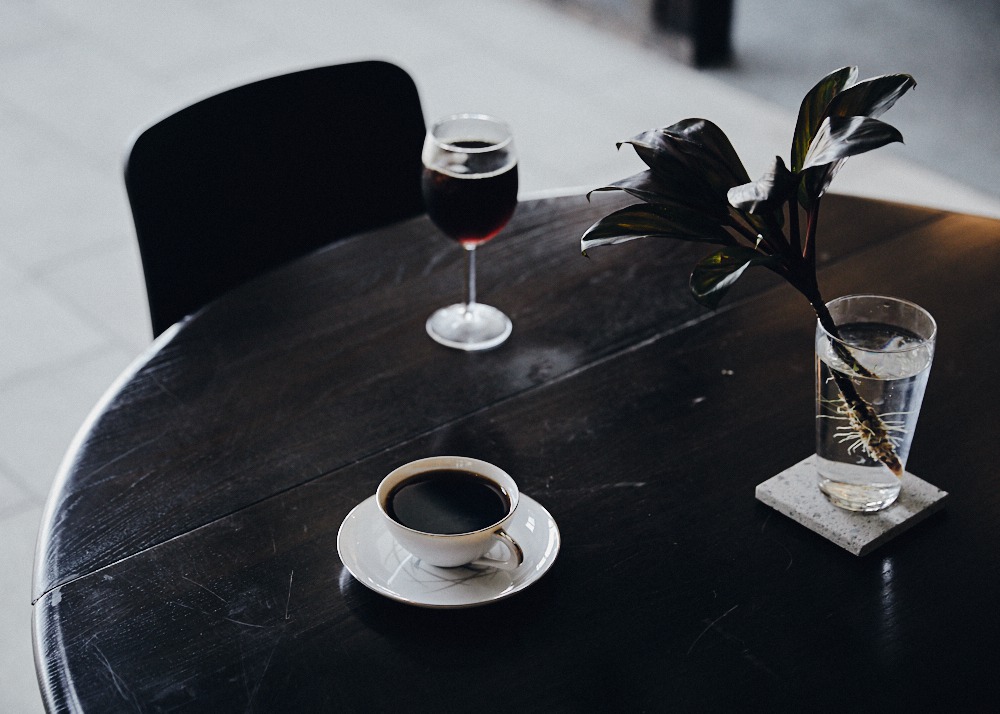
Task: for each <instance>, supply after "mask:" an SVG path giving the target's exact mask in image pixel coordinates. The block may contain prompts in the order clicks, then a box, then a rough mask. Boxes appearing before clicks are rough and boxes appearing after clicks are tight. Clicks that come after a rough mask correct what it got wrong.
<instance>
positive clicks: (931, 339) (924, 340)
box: [816, 293, 938, 354]
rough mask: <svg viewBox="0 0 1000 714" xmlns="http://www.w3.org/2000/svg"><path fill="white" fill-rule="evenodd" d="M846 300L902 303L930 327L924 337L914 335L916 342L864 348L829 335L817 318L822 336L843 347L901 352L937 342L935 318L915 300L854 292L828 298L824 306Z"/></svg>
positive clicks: (861, 350) (879, 351)
mask: <svg viewBox="0 0 1000 714" xmlns="http://www.w3.org/2000/svg"><path fill="white" fill-rule="evenodd" d="M847 300H879V301H889V302H893V303H896V304H897V305H903V306H905V307H907V308H909V309H911V310H913V311H914V312H916V313H918V314H920V315H921V316H923V317H924V318H925V319H926V320H927V321H928V322H929V323H930V327H931V329H930V334H929V335H927V336H926V337H925V336H924V335H916V337H917V339H918V341H917V342H914V343H911V344H908V345H905V346H903V347H897V348H889V349H871V348H866V347H860V346H858V345H855V344H852V343H851V342H849V341H847V340H844V339H842V338H840V337H836V336H834V335H831V334H830V333H829V332H828V331H827V329H826V328H825V327H823V325H822V323H821V322H820V321H819V320H818V319H817V320H816V327H817V329H819V330H821V331H822V332H823V336H824V337H826V339H828V340H830V341H831V342H836V343H838V344H841V345H844V347H847V348H848V349H850V350H854V351H856V352H877V353H879V354H898V353H903V352H913V351H914V350H920V349H926V348H927V347H928V346H929V345H934V344H935V343H936V342H937V332H938V327H937V320H935V319H934V316H933V315H931V314H930V312H928V311H927V310H926V309H925V308H922V307H921V306H920V305H918V304H917V303H915V302H913V301H911V300H906V299H904V298H898V297H892V296H890V295H877V294H874V293H859V294H856V295H842V296H840V297H838V298H834V299H833V300H829V301H828V302H827V303H826V307H827V309H831V308H832V307H833V306H834V305H836V304H837V303H841V302H845V301H847ZM898 327H901V326H898Z"/></svg>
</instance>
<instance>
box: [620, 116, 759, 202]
mask: <svg viewBox="0 0 1000 714" xmlns="http://www.w3.org/2000/svg"><path fill="white" fill-rule="evenodd" d="M626 143H629V144H631V145H632V146H633V147H635V150H636V153H637V154H638V155H639V158H641V159H642V160H643V161H644V162H645V163H646V165H647V166H649V167H650V169H652V170H653V171H654V172H656V173H657V174H660V175H663V176H673V175H676V174H677V173H678V172H680V173H681V174H682V175H686V176H687V177H689V180H696V181H697V182H699V183H704V184H705V186H707V187H708V189H709V190H711V191H712V192H713V193H714V195H715V196H716V197H717V198H724V197H725V194H726V191H728V190H729V189H730V188H732V187H733V186H738V185H739V184H741V183H746V182H747V181H749V180H750V177H749V175H748V174H747V172H746V169H745V168H743V163H742V162H741V161H740V158H739V156H738V155H737V153H736V150H735V149H734V148H733V145H732V144H731V143H730V141H729V138H728V137H727V136H726V134H725V132H723V131H722V130H721V129H720V128H719V127H718V126H716V125H715V124H713V123H712V122H710V121H708V120H706V119H684V120H683V121H680V122H677V123H676V124H673V125H672V126H669V127H666V128H664V129H655V130H652V131H647V132H644V133H642V134H640V135H638V136H636V137H633V138H632V139H630V140H629V141H628V142H626Z"/></svg>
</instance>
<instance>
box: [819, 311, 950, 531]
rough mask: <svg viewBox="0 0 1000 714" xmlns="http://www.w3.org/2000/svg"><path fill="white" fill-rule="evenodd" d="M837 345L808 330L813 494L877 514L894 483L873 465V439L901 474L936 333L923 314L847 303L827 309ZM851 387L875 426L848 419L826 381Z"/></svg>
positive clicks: (894, 491)
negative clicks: (812, 360)
mask: <svg viewBox="0 0 1000 714" xmlns="http://www.w3.org/2000/svg"><path fill="white" fill-rule="evenodd" d="M827 307H828V308H829V310H830V315H831V316H832V317H833V321H834V323H836V325H837V329H838V331H839V333H840V335H839V338H838V337H834V336H833V335H831V334H830V333H829V332H827V331H826V330H825V329H824V328H823V326H822V325H820V324H819V323H818V322H817V325H816V470H817V476H818V478H819V487H820V490H821V491H823V493H824V494H826V496H827V498H828V499H830V501H831V502H832V503H833V504H834V505H837V506H840V507H841V508H845V509H848V510H851V511H865V512H871V511H879V510H882V509H883V508H888V507H889V506H890V505H892V503H893V502H895V500H896V499H897V498H898V496H899V492H900V487H901V483H902V482H901V480H900V478H898V477H897V476H896V475H895V474H894V473H893V472H892V471H891V470H890V469H889V467H888V466H886V465H885V464H884V463H882V461H880V460H879V459H876V458H874V457H873V454H872V451H873V450H877V448H878V447H877V445H876V446H873V445H872V444H874V443H876V439H877V438H878V435H877V433H878V432H881V433H882V434H884V435H885V437H887V438H888V440H889V442H891V444H892V449H893V451H894V452H895V455H896V458H897V459H898V460H899V462H900V465H901V466H905V465H906V457H907V456H908V455H909V452H910V445H911V444H912V443H913V432H914V430H915V429H916V426H917V415H918V414H919V413H920V405H921V403H922V402H923V398H924V389H925V388H926V386H927V377H928V375H929V374H930V369H931V362H932V360H933V358H934V343H935V339H936V337H937V325H936V324H935V322H934V318H932V317H931V316H930V314H929V313H928V312H927V311H926V310H924V309H923V308H921V307H919V306H917V305H914V304H913V303H911V302H907V301H905V300H899V299H897V298H891V297H882V296H879V295H848V296H846V297H842V298H838V299H836V300H833V301H831V302H829V303H827ZM831 370H835V371H836V372H838V373H839V375H838V378H840V379H848V380H850V381H851V382H852V383H853V384H854V388H855V389H856V391H857V394H858V396H860V397H861V398H862V399H864V400H865V401H866V402H867V403H868V404H869V405H871V407H872V410H874V412H875V413H876V414H877V415H878V419H877V420H876V421H877V422H880V424H875V425H872V424H866V423H861V422H860V421H859V419H857V418H854V415H855V414H856V412H855V411H854V410H852V409H850V408H849V407H848V405H847V403H846V402H845V400H844V398H843V396H842V394H841V392H840V389H839V388H838V386H837V384H836V382H835V379H834V374H833V372H832V371H831Z"/></svg>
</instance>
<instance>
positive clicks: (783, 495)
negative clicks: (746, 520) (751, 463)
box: [756, 454, 948, 555]
mask: <svg viewBox="0 0 1000 714" xmlns="http://www.w3.org/2000/svg"><path fill="white" fill-rule="evenodd" d="M815 458H816V455H815V454H813V455H812V456H810V457H808V458H806V459H803V460H802V461H800V462H799V463H797V464H795V465H794V466H792V467H791V468H788V469H785V470H784V471H782V472H781V473H780V474H778V475H777V476H772V477H771V478H769V479H768V480H767V481H765V482H764V483H761V484H758V485H757V490H756V496H757V500H758V501H761V502H762V503H766V504H767V505H768V506H770V507H771V508H774V509H775V510H777V511H778V512H780V513H784V514H785V515H786V516H788V517H789V518H791V519H792V520H794V521H798V522H799V523H801V524H802V525H804V526H805V527H806V528H809V529H810V530H812V531H815V532H816V533H819V534H820V535H821V536H823V537H824V538H826V539H827V540H830V541H833V542H834V543H836V544H837V545H839V546H840V547H841V548H845V549H846V550H849V551H851V552H852V553H854V554H855V555H866V554H868V553H870V552H871V551H873V550H875V549H876V548H878V547H879V546H880V545H882V544H883V543H886V542H888V541H890V540H892V539H893V538H895V537H896V536H898V535H899V534H900V533H903V532H904V531H907V530H909V529H910V528H912V527H913V526H915V525H916V524H917V523H919V522H920V521H922V520H924V519H925V518H927V516H929V515H931V514H932V513H934V512H935V511H938V510H940V509H941V508H942V507H944V501H945V499H946V498H947V497H948V493H947V492H946V491H942V490H941V489H939V488H937V487H936V486H932V485H931V484H929V483H927V482H926V481H924V480H923V479H919V478H917V477H916V476H914V475H913V474H911V473H909V472H906V473H904V474H903V490H902V492H901V493H900V494H899V498H898V499H897V500H896V502H895V503H894V504H892V505H891V506H889V507H888V508H886V509H885V510H882V511H877V512H875V513H855V512H853V511H846V510H844V509H843V508H838V507H837V506H834V505H833V504H832V503H830V502H829V501H828V500H827V498H826V496H824V495H823V492H822V491H820V490H819V485H818V484H817V481H816V467H815V465H814V460H815Z"/></svg>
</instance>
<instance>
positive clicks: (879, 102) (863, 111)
mask: <svg viewBox="0 0 1000 714" xmlns="http://www.w3.org/2000/svg"><path fill="white" fill-rule="evenodd" d="M916 86H917V83H916V82H915V81H914V80H913V77H911V76H910V75H908V74H887V75H884V76H882V77H872V78H871V79H866V80H864V81H863V82H858V83H857V84H855V85H853V86H851V87H848V88H847V89H845V90H844V91H843V92H841V93H840V94H838V95H837V96H836V97H834V98H833V100H832V101H831V102H830V106H829V108H828V109H827V112H826V115H827V116H835V117H855V116H857V117H871V118H872V119H876V118H878V117H880V116H882V115H883V114H884V113H885V112H886V111H888V110H889V109H890V108H891V107H892V105H893V104H895V103H896V100H897V99H899V98H900V97H901V96H903V95H904V94H906V92H907V91H909V90H911V89H913V88H914V87H916Z"/></svg>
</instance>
